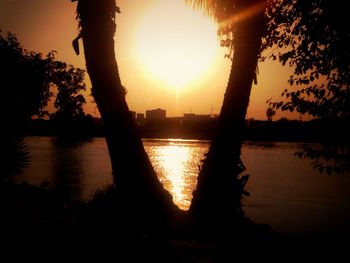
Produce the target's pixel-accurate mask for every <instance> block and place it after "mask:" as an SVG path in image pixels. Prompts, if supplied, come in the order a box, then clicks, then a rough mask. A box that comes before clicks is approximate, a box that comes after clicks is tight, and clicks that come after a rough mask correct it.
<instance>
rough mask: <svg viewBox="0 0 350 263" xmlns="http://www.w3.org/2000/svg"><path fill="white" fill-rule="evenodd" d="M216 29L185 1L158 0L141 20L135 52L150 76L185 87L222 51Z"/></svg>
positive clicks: (167, 83)
mask: <svg viewBox="0 0 350 263" xmlns="http://www.w3.org/2000/svg"><path fill="white" fill-rule="evenodd" d="M216 30H217V27H216V25H215V23H214V22H213V21H211V20H209V19H208V18H206V17H204V16H203V15H202V14H200V13H199V12H195V11H194V10H193V9H192V8H191V7H190V6H188V5H186V4H185V3H184V1H179V0H158V1H156V2H155V3H154V4H153V6H151V7H150V8H149V9H148V10H145V13H144V15H143V17H142V18H141V19H140V20H139V23H138V26H137V29H136V31H135V48H136V50H135V52H136V54H137V56H138V59H139V61H140V63H141V64H142V66H143V68H144V69H145V71H146V72H147V74H148V75H149V77H150V78H153V79H157V80H158V81H162V82H164V84H165V86H167V87H171V88H182V87H185V86H186V85H188V84H189V83H190V82H192V81H195V80H196V79H199V78H200V77H201V76H202V75H203V74H205V73H206V72H207V71H208V70H210V68H211V64H212V63H213V61H214V58H215V56H216V54H217V53H218V51H219V45H218V41H217V37H216Z"/></svg>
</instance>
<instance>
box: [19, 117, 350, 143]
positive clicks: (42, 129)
mask: <svg viewBox="0 0 350 263" xmlns="http://www.w3.org/2000/svg"><path fill="white" fill-rule="evenodd" d="M216 121H217V119H216V118H211V119H207V120H182V119H181V118H167V119H164V120H152V121H148V122H145V123H143V124H138V125H137V127H138V129H139V133H140V135H141V137H143V138H163V139H164V138H176V139H197V140H210V139H212V136H213V134H214V133H215V128H216V127H217V126H216ZM349 131H350V125H349V123H346V122H339V121H333V122H332V123H329V121H325V120H320V119H313V120H310V121H298V120H288V119H285V118H282V119H280V120H276V121H264V120H247V121H246V125H245V132H244V138H243V139H244V140H252V141H295V142H320V143H322V142H327V141H329V140H330V139H332V140H333V141H334V140H336V139H337V138H346V136H345V135H346V134H349ZM26 135H30V136H65V137H103V136H105V131H104V126H103V122H102V120H101V119H100V118H96V117H92V116H91V115H89V114H87V115H86V116H85V117H83V118H81V119H79V120H76V121H74V122H71V123H69V124H67V123H65V125H62V123H59V122H57V121H56V120H44V119H35V120H32V121H31V122H30V123H29V125H28V130H27V132H26Z"/></svg>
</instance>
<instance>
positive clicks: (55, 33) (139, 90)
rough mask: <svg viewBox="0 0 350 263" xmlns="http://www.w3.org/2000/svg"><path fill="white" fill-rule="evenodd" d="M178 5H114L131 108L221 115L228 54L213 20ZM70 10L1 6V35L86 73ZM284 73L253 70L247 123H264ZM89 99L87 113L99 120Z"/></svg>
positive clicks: (14, 2)
mask: <svg viewBox="0 0 350 263" xmlns="http://www.w3.org/2000/svg"><path fill="white" fill-rule="evenodd" d="M184 2H185V1H184V0H142V1H140V0H119V1H117V4H118V5H119V6H120V8H121V12H122V13H121V14H119V15H118V16H117V33H116V36H115V40H116V54H117V61H118V65H119V70H120V75H121V79H122V83H123V85H124V86H125V87H126V89H127V91H128V93H127V101H128V104H129V108H130V109H131V110H134V111H137V112H141V113H144V112H145V110H146V109H154V108H163V109H166V110H167V116H180V115H182V114H183V113H189V112H192V113H196V114H210V113H213V114H218V113H219V111H220V108H221V103H222V100H223V96H224V90H225V87H226V83H227V80H228V76H229V70H230V66H231V61H230V60H228V59H225V58H224V54H225V53H226V52H227V50H225V49H223V48H220V46H219V41H218V39H217V36H216V25H215V24H214V22H213V21H210V20H208V18H206V17H204V16H203V15H202V14H201V13H200V12H198V11H193V10H192V8H191V7H189V6H186V5H185V3H184ZM75 8H76V2H75V3H71V1H70V0H1V1H0V29H1V30H2V32H3V34H4V33H6V32H7V31H11V32H13V33H15V34H16V35H17V37H18V39H19V41H20V43H21V44H22V45H23V46H24V47H25V48H26V49H28V50H33V51H36V52H42V53H44V54H46V53H48V52H49V51H50V50H56V51H57V52H58V54H57V59H59V60H63V61H65V62H67V63H69V64H73V65H74V66H77V67H81V68H85V61H84V56H83V54H81V55H80V56H76V55H75V53H74V50H73V48H72V45H71V42H72V40H73V39H74V38H75V37H76V35H77V32H78V30H77V22H76V20H75ZM80 46H81V48H82V44H81V43H80ZM290 74H291V69H290V68H288V67H284V68H282V66H280V64H279V63H278V62H272V61H269V62H264V63H260V64H259V76H258V85H256V86H253V91H252V95H251V99H250V107H249V110H248V114H247V118H255V119H266V114H265V112H266V108H267V104H266V100H268V99H270V98H274V99H279V98H280V94H281V92H282V90H283V89H284V88H286V87H288V84H287V79H288V77H289V75H290ZM87 85H88V87H90V86H91V85H90V83H89V80H88V78H87ZM89 93H90V91H87V94H89ZM89 101H91V98H89V97H88V105H87V106H86V108H85V109H86V112H88V113H91V114H93V115H97V109H96V108H95V106H94V105H93V104H91V103H89ZM280 117H288V118H298V116H297V115H291V114H287V113H283V114H278V115H277V117H276V118H280ZM276 118H275V119H276Z"/></svg>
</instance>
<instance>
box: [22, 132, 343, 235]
mask: <svg viewBox="0 0 350 263" xmlns="http://www.w3.org/2000/svg"><path fill="white" fill-rule="evenodd" d="M26 142H27V144H28V146H29V150H30V155H31V156H30V157H31V165H30V167H29V168H28V169H27V170H26V171H25V173H24V174H23V175H21V176H20V177H18V178H17V179H18V181H23V180H26V181H28V182H29V183H31V184H34V185H40V184H41V183H42V182H43V181H46V182H48V184H49V186H50V187H52V188H58V189H60V190H61V191H63V192H64V193H65V194H66V195H67V196H68V197H69V198H71V199H73V200H81V201H88V200H89V199H91V198H92V197H93V195H94V194H95V193H96V192H98V191H103V190H104V189H106V188H108V186H110V185H111V184H112V183H113V180H112V174H111V165H110V162H109V156H108V152H107V146H106V143H105V140H104V139H103V138H94V139H91V140H88V141H85V142H81V143H75V144H71V143H65V142H62V141H61V140H59V139H57V138H52V137H27V138H26ZM143 142H144V147H145V150H146V152H147V153H148V155H149V157H150V159H151V161H152V163H153V165H154V167H155V170H156V171H157V174H158V177H159V180H160V181H161V182H162V183H163V185H164V187H165V188H166V189H168V190H169V191H170V192H171V194H172V195H173V198H174V202H175V203H176V204H177V205H178V206H179V207H180V208H182V209H184V210H186V209H188V207H189V205H190V202H191V199H192V191H193V190H194V189H195V187H196V179H197V174H198V171H199V167H200V165H201V160H202V159H203V158H204V154H205V153H206V152H207V150H208V147H209V142H208V141H197V140H171V139H169V140H149V139H148V140H144V141H143ZM301 147H302V144H298V143H286V142H275V143H260V142H245V143H244V144H243V148H242V160H243V162H244V164H245V166H246V167H247V173H249V174H250V179H249V181H248V183H247V187H246V188H247V190H248V191H249V192H250V193H251V195H250V196H249V197H247V198H245V200H244V211H245V212H246V215H247V216H248V217H249V218H251V219H252V220H254V221H255V222H258V223H265V224H269V225H271V226H272V227H274V228H275V229H277V230H280V231H282V232H289V233H296V234H299V233H302V234H313V235H314V234H341V233H343V234H345V233H348V234H350V226H349V225H350V191H349V189H350V174H346V175H332V176H328V175H326V174H319V173H318V172H316V171H314V170H313V169H312V167H311V165H310V161H308V160H301V159H299V158H298V157H296V156H295V155H294V153H295V152H296V151H297V150H300V149H301Z"/></svg>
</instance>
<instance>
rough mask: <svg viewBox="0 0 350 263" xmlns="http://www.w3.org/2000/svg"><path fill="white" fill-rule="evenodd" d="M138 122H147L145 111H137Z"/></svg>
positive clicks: (141, 123) (140, 123)
mask: <svg viewBox="0 0 350 263" xmlns="http://www.w3.org/2000/svg"><path fill="white" fill-rule="evenodd" d="M136 122H137V123H138V124H139V125H143V124H144V123H145V114H143V113H137V114H136Z"/></svg>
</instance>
